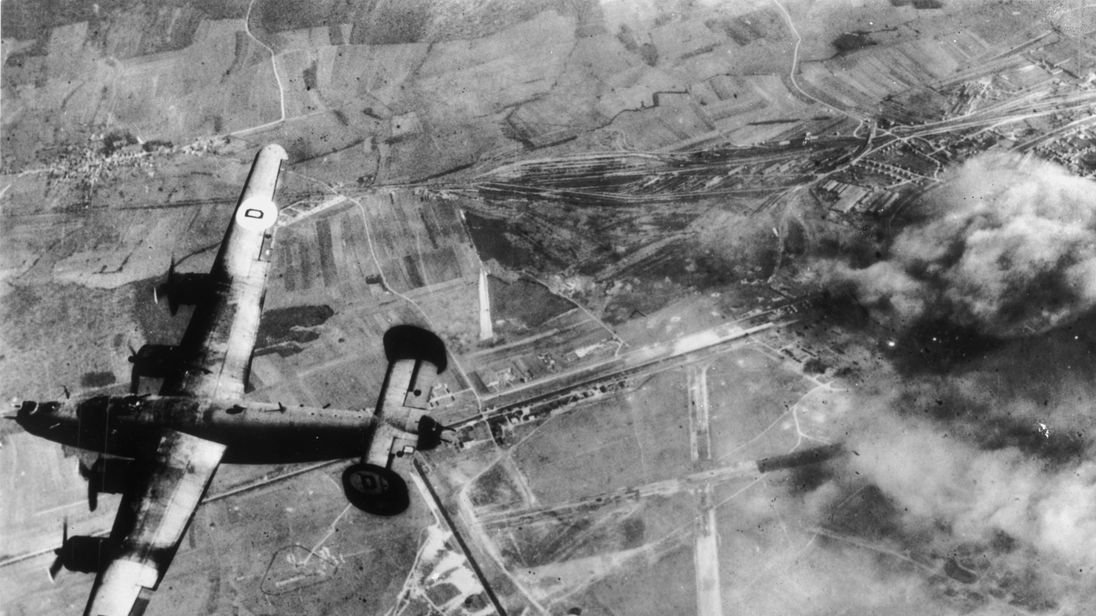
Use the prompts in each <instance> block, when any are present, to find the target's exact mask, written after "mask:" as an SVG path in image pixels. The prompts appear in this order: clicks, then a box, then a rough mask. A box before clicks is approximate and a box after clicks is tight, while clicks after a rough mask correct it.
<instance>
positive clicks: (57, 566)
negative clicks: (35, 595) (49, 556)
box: [49, 518, 69, 582]
mask: <svg viewBox="0 0 1096 616" xmlns="http://www.w3.org/2000/svg"><path fill="white" fill-rule="evenodd" d="M68 540H69V539H68V518H65V521H64V522H62V524H61V547H59V548H57V549H56V550H54V551H53V553H54V554H56V555H57V556H56V557H55V558H54V559H53V562H52V563H50V565H49V581H51V582H53V581H54V580H56V579H57V574H58V573H60V572H61V567H64V566H65V562H64V556H63V554H64V553H65V547H66V546H68Z"/></svg>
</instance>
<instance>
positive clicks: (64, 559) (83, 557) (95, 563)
mask: <svg viewBox="0 0 1096 616" xmlns="http://www.w3.org/2000/svg"><path fill="white" fill-rule="evenodd" d="M106 542H107V538H106V537H85V536H83V535H77V536H75V537H69V538H68V539H66V540H65V542H64V543H63V544H61V547H60V549H58V550H56V554H57V561H58V562H59V563H60V565H61V566H64V568H65V569H68V570H69V571H79V572H80V573H96V572H98V571H99V568H100V566H101V564H102V563H103V562H105V561H106V552H107V546H106Z"/></svg>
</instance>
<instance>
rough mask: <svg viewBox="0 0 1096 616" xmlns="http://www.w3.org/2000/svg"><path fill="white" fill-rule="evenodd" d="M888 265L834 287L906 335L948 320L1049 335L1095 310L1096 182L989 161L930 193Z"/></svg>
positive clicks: (836, 280) (833, 277)
mask: <svg viewBox="0 0 1096 616" xmlns="http://www.w3.org/2000/svg"><path fill="white" fill-rule="evenodd" d="M914 215H915V216H916V217H917V220H915V221H914V222H912V223H911V224H910V225H909V226H907V227H906V228H904V229H903V230H902V231H901V232H900V233H899V234H898V235H897V236H896V237H895V238H894V240H893V242H892V243H891V245H890V246H889V249H888V251H887V254H886V258H885V259H884V260H882V261H879V262H877V263H875V264H873V265H871V266H869V267H866V268H863V269H855V268H852V267H849V266H847V265H845V264H840V263H830V264H829V282H830V283H831V284H834V285H836V286H838V287H845V288H847V289H849V290H851V291H852V292H853V294H854V295H855V296H856V297H857V298H858V300H859V301H860V302H861V303H863V304H865V305H867V306H869V307H872V308H873V309H876V310H879V311H881V312H882V313H883V314H884V315H886V316H889V317H892V318H894V319H895V320H896V321H897V325H899V326H900V327H902V326H908V325H909V324H910V323H912V322H915V321H917V320H919V319H933V320H935V319H942V320H945V321H948V322H950V323H952V324H954V325H957V326H960V327H966V328H972V329H974V330H975V331H977V332H978V333H980V334H982V335H985V336H992V337H996V338H1009V337H1016V336H1022V335H1030V334H1032V333H1039V332H1044V331H1047V330H1049V329H1051V328H1053V327H1055V326H1058V325H1060V324H1063V323H1066V322H1069V321H1071V320H1073V319H1075V318H1076V317H1077V316H1078V315H1080V314H1081V313H1082V312H1084V311H1086V310H1088V309H1090V308H1092V307H1093V306H1094V305H1096V183H1094V182H1091V181H1089V180H1086V179H1083V178H1079V177H1077V176H1074V175H1072V174H1071V173H1070V172H1069V171H1068V170H1066V169H1064V168H1063V167H1061V166H1058V165H1056V164H1053V163H1049V162H1045V161H1039V160H1033V159H1029V158H1021V157H1019V156H1015V155H1009V154H983V155H981V156H978V157H975V158H972V159H970V160H968V161H967V162H965V163H963V164H962V165H961V166H960V167H958V168H957V169H956V170H955V171H953V172H952V174H951V176H950V177H948V178H947V180H946V181H945V183H944V184H943V185H941V186H940V187H939V188H937V189H936V190H933V191H930V192H929V193H927V194H926V195H925V196H924V197H923V198H922V200H921V202H920V203H919V204H917V210H916V211H915V212H914Z"/></svg>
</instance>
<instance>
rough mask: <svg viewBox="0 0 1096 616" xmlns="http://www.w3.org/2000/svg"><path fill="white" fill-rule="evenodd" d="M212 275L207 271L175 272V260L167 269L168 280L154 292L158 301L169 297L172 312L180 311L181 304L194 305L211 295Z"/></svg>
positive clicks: (169, 306) (168, 302)
mask: <svg viewBox="0 0 1096 616" xmlns="http://www.w3.org/2000/svg"><path fill="white" fill-rule="evenodd" d="M209 286H210V277H209V274H205V273H187V274H177V273H175V260H174V259H172V261H171V268H170V269H168V271H167V280H165V281H164V282H163V283H162V284H160V285H159V286H157V287H156V288H155V289H154V290H153V292H154V297H155V299H156V303H160V298H161V297H166V298H167V305H168V308H170V309H171V314H173V315H174V314H175V313H177V312H179V306H193V305H195V304H199V303H201V302H202V301H204V300H205V299H206V298H207V297H209Z"/></svg>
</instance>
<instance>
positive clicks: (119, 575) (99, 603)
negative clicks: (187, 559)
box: [84, 431, 225, 616]
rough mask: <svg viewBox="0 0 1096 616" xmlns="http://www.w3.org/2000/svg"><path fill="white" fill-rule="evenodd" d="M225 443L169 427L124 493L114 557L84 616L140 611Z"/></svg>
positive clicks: (112, 542)
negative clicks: (150, 457)
mask: <svg viewBox="0 0 1096 616" xmlns="http://www.w3.org/2000/svg"><path fill="white" fill-rule="evenodd" d="M224 450H225V446H224V445H221V444H220V443H215V442H213V441H207V440H205V439H201V438H198V437H196V436H191V435H189V434H184V433H182V432H175V431H171V432H168V433H167V434H165V435H164V436H163V437H161V439H160V442H159V445H158V446H157V448H156V452H155V454H154V455H153V456H152V459H151V460H147V461H143V463H144V466H143V470H142V472H141V474H140V475H139V477H138V478H137V479H135V480H134V482H133V483H132V484H131V485H130V489H128V490H127V491H126V493H125V494H124V495H123V496H122V504H121V506H120V507H119V509H118V515H117V517H116V518H115V520H114V528H113V529H111V532H110V541H109V543H108V545H110V546H112V548H113V549H112V551H111V553H110V558H111V560H110V561H109V562H108V563H106V566H105V567H104V568H103V569H102V570H101V572H100V573H99V575H98V577H96V579H95V585H94V586H93V587H92V591H91V599H90V600H89V601H88V606H87V610H85V612H84V616H139V615H140V614H142V613H144V611H145V607H146V606H147V605H148V601H149V598H150V597H151V595H152V592H153V591H154V590H156V587H157V586H159V584H160V580H162V579H163V577H164V574H165V573H166V572H167V568H168V566H169V565H170V564H171V561H172V559H173V558H174V557H175V552H176V550H178V548H179V542H180V541H181V540H182V538H183V533H184V532H186V529H187V526H189V525H190V520H191V518H192V517H193V516H194V510H195V509H197V507H198V503H199V501H201V499H202V495H203V494H205V491H206V488H208V487H209V482H210V480H211V479H212V478H213V472H214V471H215V470H216V469H217V465H218V464H220V462H221V456H222V455H223V454H224Z"/></svg>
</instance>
